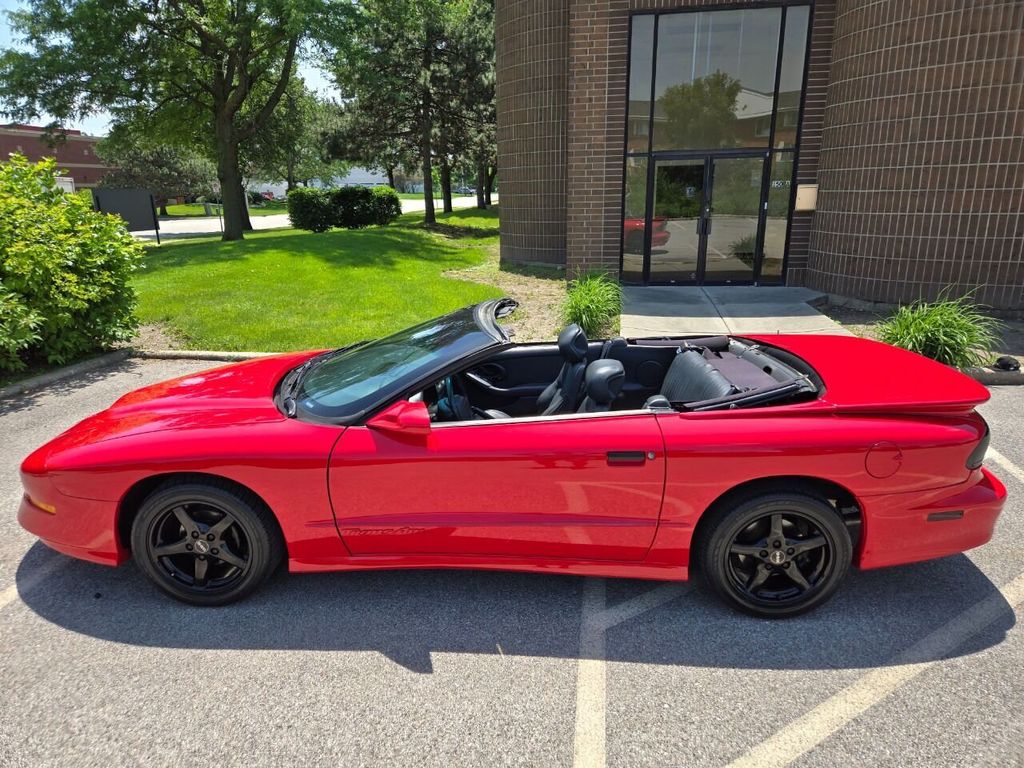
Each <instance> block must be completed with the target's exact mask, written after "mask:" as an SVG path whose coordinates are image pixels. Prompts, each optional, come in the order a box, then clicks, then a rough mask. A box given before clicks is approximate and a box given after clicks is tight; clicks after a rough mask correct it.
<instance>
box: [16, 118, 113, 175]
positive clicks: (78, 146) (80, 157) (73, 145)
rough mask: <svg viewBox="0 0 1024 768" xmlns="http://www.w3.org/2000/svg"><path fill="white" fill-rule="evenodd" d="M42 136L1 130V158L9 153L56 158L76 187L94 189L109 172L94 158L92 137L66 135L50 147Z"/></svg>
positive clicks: (34, 158)
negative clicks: (63, 139)
mask: <svg viewBox="0 0 1024 768" xmlns="http://www.w3.org/2000/svg"><path fill="white" fill-rule="evenodd" d="M41 137H42V132H40V131H28V130H20V129H12V128H4V127H0V158H3V159H5V160H6V159H7V157H8V156H9V155H10V154H12V153H15V152H17V153H20V154H22V155H25V156H26V157H27V158H28V159H29V160H33V161H35V160H41V159H43V158H44V157H56V158H57V165H58V167H59V168H60V170H61V171H63V172H64V175H66V176H70V177H72V178H73V179H74V180H75V186H76V187H79V188H81V187H94V186H96V183H97V182H98V181H99V180H100V178H101V177H102V176H103V174H104V173H106V172H107V171H108V170H109V168H107V166H105V165H104V164H103V161H101V160H100V159H99V158H98V157H97V156H96V144H98V143H99V141H100V139H98V138H96V137H95V136H81V135H74V134H72V135H69V136H68V137H67V138H66V140H65V141H63V142H60V143H57V144H56V145H55V146H53V147H51V146H49V145H48V144H47V143H46V142H45V141H43V140H42V138H41Z"/></svg>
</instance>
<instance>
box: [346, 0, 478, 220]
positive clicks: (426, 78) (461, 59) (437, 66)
mask: <svg viewBox="0 0 1024 768" xmlns="http://www.w3.org/2000/svg"><path fill="white" fill-rule="evenodd" d="M493 26H494V25H493V3H492V2H491V0H363V2H362V3H360V11H359V15H358V16H357V18H356V21H355V23H354V24H353V26H352V29H351V34H349V35H348V36H347V37H346V39H345V40H342V41H339V43H338V45H337V48H336V51H335V55H334V57H333V59H332V63H331V69H332V70H333V72H334V75H335V81H336V83H337V85H338V87H339V89H340V90H341V95H342V99H343V101H344V103H345V105H346V127H345V129H344V130H343V131H341V132H339V134H338V136H337V137H336V140H335V141H334V142H333V145H334V146H335V148H336V150H337V151H341V152H346V153H349V154H348V155H347V156H350V157H352V156H356V157H359V156H361V157H364V158H366V157H371V156H374V155H376V156H378V157H386V159H384V160H382V161H378V163H375V164H378V165H383V166H385V167H387V168H391V169H393V168H394V167H395V165H394V164H392V163H397V162H401V161H402V160H403V159H405V158H408V157H409V156H414V157H416V158H417V159H418V161H419V164H420V172H421V174H422V178H423V201H424V208H425V210H424V220H425V221H426V222H427V223H428V224H432V223H434V221H435V216H434V196H433V179H434V170H435V165H436V166H437V168H438V170H439V178H440V182H441V188H442V191H443V193H444V198H445V209H446V210H450V208H451V178H452V168H453V167H454V166H455V165H456V164H457V159H458V158H459V157H460V155H462V154H464V153H465V152H466V147H467V143H468V137H469V136H471V135H473V133H474V131H473V129H472V126H473V125H474V124H475V123H476V121H478V120H480V119H483V118H484V115H485V113H486V110H485V109H482V108H480V107H479V105H478V103H477V102H478V101H479V100H480V99H481V98H483V99H484V100H485V101H488V102H489V103H490V104H491V105H492V107H491V108H492V109H493V100H494V99H493V76H492V79H491V88H490V96H489V97H488V96H486V93H487V89H486V87H483V88H481V87H479V86H478V81H479V80H481V79H485V76H484V75H483V74H481V72H486V71H487V70H488V68H489V70H490V71H493V66H494V65H493V58H494V54H493V47H494V44H493V34H494V32H493ZM477 132H478V131H477ZM435 161H436V163H435Z"/></svg>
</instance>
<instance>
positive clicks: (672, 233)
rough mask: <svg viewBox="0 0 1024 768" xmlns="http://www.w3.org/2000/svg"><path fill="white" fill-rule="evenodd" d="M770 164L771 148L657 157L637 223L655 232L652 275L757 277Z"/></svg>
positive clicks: (673, 278)
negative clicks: (740, 153) (745, 153)
mask: <svg viewBox="0 0 1024 768" xmlns="http://www.w3.org/2000/svg"><path fill="white" fill-rule="evenodd" d="M764 168H765V158H764V156H763V155H757V156H739V157H737V156H728V157H726V156H718V155H705V156H703V157H692V158H683V159H666V160H663V159H657V160H655V161H654V163H653V164H652V168H651V176H652V178H651V179H649V180H648V183H649V184H650V190H651V191H650V195H649V197H648V200H649V204H648V206H647V211H646V218H645V222H644V226H643V228H642V230H641V229H640V228H635V229H637V230H638V231H637V234H640V233H641V232H642V233H644V234H647V233H649V235H648V237H647V238H646V239H645V241H644V242H643V243H642V245H643V246H644V247H645V252H644V259H643V266H644V269H643V277H644V281H645V282H651V283H695V284H698V285H702V284H704V283H752V282H754V279H755V277H756V271H755V267H756V266H757V265H758V255H759V254H760V252H761V248H760V239H761V228H762V224H761V213H762V211H763V208H764V206H763V204H762V199H761V196H762V194H763V190H764ZM640 246H641V241H640V239H639V238H637V239H636V241H635V246H634V247H635V249H636V250H639V249H640Z"/></svg>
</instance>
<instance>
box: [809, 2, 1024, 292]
mask: <svg viewBox="0 0 1024 768" xmlns="http://www.w3.org/2000/svg"><path fill="white" fill-rule="evenodd" d="M818 178H819V182H820V189H819V194H818V210H817V211H816V213H815V214H814V223H813V229H812V233H811V238H810V257H809V261H808V265H807V272H806V275H805V282H806V283H807V284H808V285H810V286H812V287H815V288H818V289H820V290H823V291H827V292H829V293H833V294H838V295H842V296H849V297H855V298H858V299H864V300H868V301H877V302H884V303H898V302H907V301H912V300H914V299H917V298H918V297H926V298H932V297H934V296H936V295H937V294H938V293H939V292H940V291H942V290H943V288H944V287H945V286H953V287H954V290H955V291H956V292H958V293H960V292H965V291H970V290H975V291H976V294H975V296H976V298H977V299H978V300H980V301H982V302H985V303H988V304H990V305H991V306H993V307H995V308H997V309H1001V310H1008V311H1015V310H1016V311H1019V310H1021V309H1022V308H1024V301H1022V299H1024V296H1022V293H1024V253H1022V251H1024V3H1021V2H1014V1H1012V0H1002V1H1000V2H991V1H989V2H971V1H970V0H941V1H939V0H902V1H901V2H881V3H862V2H856V1H855V0H837V3H836V17H835V44H834V49H833V59H832V69H831V82H830V85H829V89H828V99H827V106H826V109H825V126H824V133H823V136H822V147H821V158H820V164H819V169H818Z"/></svg>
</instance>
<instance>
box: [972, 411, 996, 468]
mask: <svg viewBox="0 0 1024 768" xmlns="http://www.w3.org/2000/svg"><path fill="white" fill-rule="evenodd" d="M978 418H979V419H981V423H982V425H984V427H985V432H984V434H983V435H982V436H981V442H979V443H978V444H977V445H976V446H975V447H974V450H973V451H971V455H970V456H968V457H967V468H968V469H978V468H979V467H980V466H981V465H982V463H983V462H984V461H985V452H986V451H988V443H989V440H990V439H991V438H992V435H991V433H990V432H989V428H988V422H987V421H985V419H982V418H981V416H980V415H979V416H978Z"/></svg>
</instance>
